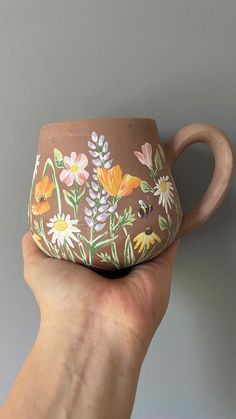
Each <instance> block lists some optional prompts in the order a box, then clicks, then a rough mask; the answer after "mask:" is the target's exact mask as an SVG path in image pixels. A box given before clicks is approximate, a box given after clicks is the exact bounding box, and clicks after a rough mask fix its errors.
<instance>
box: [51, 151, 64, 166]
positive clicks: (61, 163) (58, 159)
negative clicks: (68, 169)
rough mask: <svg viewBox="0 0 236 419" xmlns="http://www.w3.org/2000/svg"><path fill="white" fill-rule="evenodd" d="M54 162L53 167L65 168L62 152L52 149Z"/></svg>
mask: <svg viewBox="0 0 236 419" xmlns="http://www.w3.org/2000/svg"><path fill="white" fill-rule="evenodd" d="M54 160H55V165H56V166H57V167H58V168H62V167H65V164H64V159H63V155H62V152H61V151H60V150H58V149H57V148H54Z"/></svg>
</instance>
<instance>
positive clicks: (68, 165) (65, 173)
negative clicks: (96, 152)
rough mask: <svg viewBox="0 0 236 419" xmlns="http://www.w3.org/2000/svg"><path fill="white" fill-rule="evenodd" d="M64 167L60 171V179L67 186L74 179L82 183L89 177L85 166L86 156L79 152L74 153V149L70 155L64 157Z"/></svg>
mask: <svg viewBox="0 0 236 419" xmlns="http://www.w3.org/2000/svg"><path fill="white" fill-rule="evenodd" d="M64 164H65V169H63V170H62V171H61V173H60V180H61V181H62V182H64V183H65V184H66V185H67V186H71V185H72V184H73V182H74V180H75V181H76V182H77V183H78V184H79V185H83V184H84V182H86V180H87V179H88V177H89V173H88V172H87V170H85V168H86V167H87V165H88V158H87V156H86V155H85V154H83V153H81V154H78V155H76V152H75V151H72V153H71V156H70V157H68V156H65V157H64Z"/></svg>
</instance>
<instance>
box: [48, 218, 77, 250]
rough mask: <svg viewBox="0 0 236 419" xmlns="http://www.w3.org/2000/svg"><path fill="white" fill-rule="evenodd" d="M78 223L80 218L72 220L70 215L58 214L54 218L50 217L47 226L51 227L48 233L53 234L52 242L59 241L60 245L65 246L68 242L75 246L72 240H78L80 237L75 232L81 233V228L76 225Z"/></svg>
mask: <svg viewBox="0 0 236 419" xmlns="http://www.w3.org/2000/svg"><path fill="white" fill-rule="evenodd" d="M77 223H78V220H71V219H70V215H69V214H68V215H66V216H65V214H62V215H60V214H58V215H54V217H53V218H50V220H49V223H47V226H48V227H50V230H49V231H48V234H49V235H50V234H52V243H53V244H55V243H56V242H57V244H58V246H60V245H61V246H63V245H64V244H65V243H68V244H69V246H71V247H74V244H73V243H72V240H74V241H75V242H78V241H79V240H78V238H77V237H76V236H75V235H74V233H80V229H79V228H77V227H75V224H77Z"/></svg>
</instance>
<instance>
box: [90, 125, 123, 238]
mask: <svg viewBox="0 0 236 419" xmlns="http://www.w3.org/2000/svg"><path fill="white" fill-rule="evenodd" d="M88 147H89V153H90V155H91V157H93V159H92V163H93V165H94V168H93V175H92V178H93V180H92V181H91V184H90V188H89V197H87V198H86V201H87V203H88V206H89V207H85V209H84V213H85V217H84V219H85V222H86V223H87V225H88V226H89V228H92V227H94V229H95V231H97V232H99V231H102V230H103V228H104V227H105V225H106V220H107V219H108V217H110V215H111V214H112V213H113V212H114V211H115V210H116V208H117V205H111V204H110V202H109V201H108V199H109V194H108V193H107V192H106V191H105V189H103V187H102V186H101V185H100V183H99V182H98V178H97V168H98V167H104V168H106V169H110V168H111V165H112V161H113V160H112V159H110V160H109V157H110V152H109V150H108V142H107V141H106V139H105V137H104V135H100V136H98V134H97V133H96V132H95V131H93V132H92V135H91V141H88Z"/></svg>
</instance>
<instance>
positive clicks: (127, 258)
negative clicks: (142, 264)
mask: <svg viewBox="0 0 236 419" xmlns="http://www.w3.org/2000/svg"><path fill="white" fill-rule="evenodd" d="M134 263H135V257H134V251H133V246H132V243H131V240H130V235H129V234H128V236H127V237H126V240H125V247H124V267H125V268H128V267H129V266H132V265H134Z"/></svg>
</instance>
